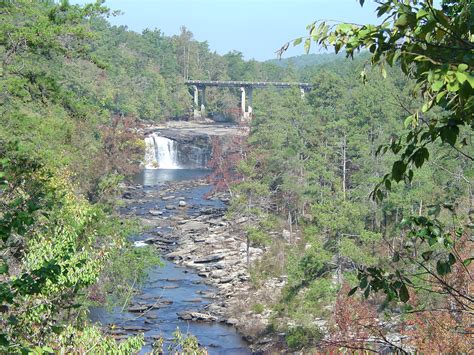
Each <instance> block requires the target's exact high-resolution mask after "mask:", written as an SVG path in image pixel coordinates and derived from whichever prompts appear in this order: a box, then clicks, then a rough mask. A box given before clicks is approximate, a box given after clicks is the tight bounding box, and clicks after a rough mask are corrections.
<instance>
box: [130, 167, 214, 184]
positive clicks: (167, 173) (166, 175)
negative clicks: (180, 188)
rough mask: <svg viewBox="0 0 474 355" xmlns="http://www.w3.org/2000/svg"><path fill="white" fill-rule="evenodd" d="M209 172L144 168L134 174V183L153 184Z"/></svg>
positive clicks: (199, 175)
mask: <svg viewBox="0 0 474 355" xmlns="http://www.w3.org/2000/svg"><path fill="white" fill-rule="evenodd" d="M209 173H210V170H209V169H145V170H142V171H141V172H140V173H139V174H138V175H136V176H135V178H134V183H136V184H140V185H144V186H155V185H159V184H160V183H162V182H166V181H182V180H195V179H200V178H204V177H206V176H207V175H209Z"/></svg>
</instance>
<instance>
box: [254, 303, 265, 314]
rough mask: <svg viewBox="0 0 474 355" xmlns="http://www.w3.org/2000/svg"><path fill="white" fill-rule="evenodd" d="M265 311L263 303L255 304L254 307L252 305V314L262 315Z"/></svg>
mask: <svg viewBox="0 0 474 355" xmlns="http://www.w3.org/2000/svg"><path fill="white" fill-rule="evenodd" d="M264 310H265V307H264V306H263V304H261V303H255V304H254V305H252V312H254V313H257V314H261V313H263V311H264Z"/></svg>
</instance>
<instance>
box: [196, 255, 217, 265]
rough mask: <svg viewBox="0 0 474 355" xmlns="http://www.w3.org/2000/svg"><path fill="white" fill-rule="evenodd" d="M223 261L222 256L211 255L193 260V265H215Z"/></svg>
mask: <svg viewBox="0 0 474 355" xmlns="http://www.w3.org/2000/svg"><path fill="white" fill-rule="evenodd" d="M223 259H224V255H222V254H213V255H207V256H204V257H202V258H199V259H196V260H194V263H195V264H205V263H215V262H218V261H220V260H223Z"/></svg>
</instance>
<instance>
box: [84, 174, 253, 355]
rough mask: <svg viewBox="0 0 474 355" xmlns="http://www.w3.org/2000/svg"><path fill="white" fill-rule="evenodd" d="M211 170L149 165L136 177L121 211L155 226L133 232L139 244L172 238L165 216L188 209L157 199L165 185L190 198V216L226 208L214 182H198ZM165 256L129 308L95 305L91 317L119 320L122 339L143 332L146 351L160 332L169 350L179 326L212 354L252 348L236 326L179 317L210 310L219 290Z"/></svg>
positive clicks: (108, 321) (116, 322)
mask: <svg viewBox="0 0 474 355" xmlns="http://www.w3.org/2000/svg"><path fill="white" fill-rule="evenodd" d="M206 174H208V171H207V170H203V169H169V170H168V169H145V170H143V171H142V172H141V173H140V174H139V175H138V176H137V177H136V178H135V181H134V182H135V184H136V186H135V187H134V190H133V196H128V200H126V202H127V203H126V206H125V207H123V208H122V209H121V212H122V213H123V214H125V215H132V216H137V217H140V218H141V219H142V221H144V220H145V221H146V220H148V219H149V220H150V221H151V225H152V226H151V227H150V228H149V229H147V230H146V231H145V232H143V233H142V234H140V235H138V236H134V237H133V241H134V242H135V244H136V245H137V247H138V246H140V245H143V243H144V242H145V241H147V240H149V239H150V236H152V235H155V236H156V235H157V234H158V235H160V236H161V237H163V238H167V236H168V234H170V233H172V226H171V225H170V224H167V223H166V221H170V220H172V219H173V218H174V217H175V216H176V215H178V214H181V215H182V214H183V210H182V209H181V210H180V209H176V208H174V207H173V206H171V207H170V201H169V200H163V199H158V198H156V194H157V193H160V192H162V191H163V190H167V191H169V190H170V189H171V191H172V194H173V195H175V196H179V197H178V199H179V200H180V201H187V203H188V204H189V208H186V211H185V212H184V214H185V215H188V216H197V215H199V213H201V212H200V211H202V210H203V209H209V208H215V209H224V208H225V206H224V204H223V202H221V201H219V200H209V199H207V198H206V195H207V194H208V193H209V192H210V191H211V189H212V186H209V185H203V184H202V183H194V182H196V181H197V180H198V179H200V178H203V177H204V176H205V175H206ZM177 182H180V183H179V184H178V185H179V187H178V188H174V186H175V185H174V184H175V183H177ZM172 207H173V208H172ZM150 211H157V213H156V214H159V218H160V221H164V223H160V224H158V225H157V224H156V223H155V225H154V226H153V222H156V219H155V217H153V216H152V215H150ZM170 244H172V242H170ZM167 249H168V250H166V252H168V251H169V250H172V245H170V246H169V248H167ZM157 252H158V251H157ZM163 261H164V265H163V266H161V267H154V268H152V269H151V270H149V272H148V277H147V279H146V281H145V282H144V284H143V285H142V286H141V288H140V292H139V294H138V295H136V296H135V297H134V298H133V299H132V300H131V302H130V304H131V307H130V308H128V309H125V310H124V311H122V309H121V307H116V308H114V309H113V310H112V311H111V312H108V311H107V310H106V309H104V308H94V309H91V313H90V318H91V320H92V321H94V322H99V323H101V324H102V325H103V326H104V327H105V328H107V327H109V326H110V325H111V324H114V325H115V327H114V329H116V330H115V335H116V336H117V337H119V338H120V337H126V336H128V335H129V334H136V333H137V332H144V335H145V340H146V346H145V347H144V348H143V349H142V353H147V352H150V351H151V349H152V347H151V344H152V343H153V341H154V340H156V339H157V338H159V337H162V338H163V339H164V340H165V346H164V349H166V346H167V344H169V341H170V339H172V337H173V332H174V331H176V329H177V328H178V327H179V329H180V331H181V332H182V333H190V334H192V335H194V336H196V337H197V339H198V341H199V344H200V345H201V346H204V347H206V349H207V350H208V352H209V353H210V354H248V353H251V352H250V351H249V349H248V346H247V344H246V342H245V341H244V340H243V339H242V337H241V336H240V335H239V334H238V333H237V331H236V330H235V328H234V327H232V326H228V325H225V324H223V323H220V322H217V321H215V322H195V321H185V320H182V319H179V317H178V314H179V313H180V312H183V311H190V310H191V311H202V312H205V311H203V309H205V307H206V305H208V304H209V303H210V301H211V300H210V299H209V298H207V297H208V296H209V297H212V295H213V291H214V290H213V289H212V287H210V286H208V285H206V284H205V283H204V282H203V279H202V278H201V277H200V276H198V275H197V274H196V271H195V270H193V269H190V268H186V267H183V266H178V265H175V264H173V263H172V262H170V261H167V260H163ZM128 310H132V311H128Z"/></svg>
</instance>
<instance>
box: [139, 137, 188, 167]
mask: <svg viewBox="0 0 474 355" xmlns="http://www.w3.org/2000/svg"><path fill="white" fill-rule="evenodd" d="M145 144H146V151H145V168H146V169H181V167H180V166H179V164H178V150H177V147H176V142H175V141H174V140H171V139H168V138H165V137H161V136H159V135H157V134H156V133H153V134H151V135H149V136H148V137H145Z"/></svg>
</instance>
